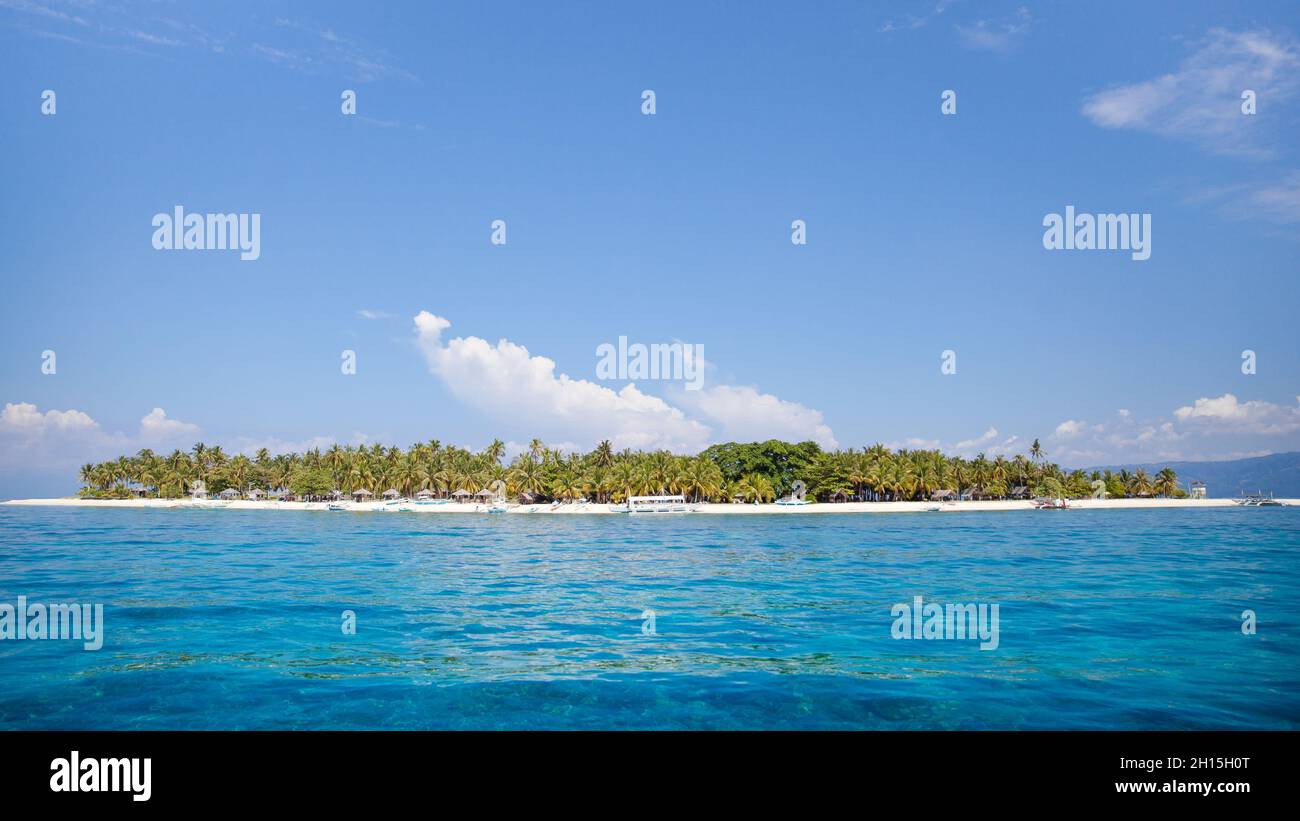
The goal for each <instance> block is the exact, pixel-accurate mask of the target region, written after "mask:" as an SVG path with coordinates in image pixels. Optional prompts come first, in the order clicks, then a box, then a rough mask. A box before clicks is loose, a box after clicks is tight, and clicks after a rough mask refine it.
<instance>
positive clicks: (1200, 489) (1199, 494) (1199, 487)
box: [1188, 479, 1206, 499]
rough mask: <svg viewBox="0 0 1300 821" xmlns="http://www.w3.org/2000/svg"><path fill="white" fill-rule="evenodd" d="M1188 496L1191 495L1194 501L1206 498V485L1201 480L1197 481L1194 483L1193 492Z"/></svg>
mask: <svg viewBox="0 0 1300 821" xmlns="http://www.w3.org/2000/svg"><path fill="white" fill-rule="evenodd" d="M1188 495H1190V496H1191V497H1192V498H1193V499H1204V498H1206V496H1205V483H1204V482H1202V481H1201V480H1200V479H1197V480H1196V481H1195V482H1192V485H1191V490H1190V491H1189V494H1188Z"/></svg>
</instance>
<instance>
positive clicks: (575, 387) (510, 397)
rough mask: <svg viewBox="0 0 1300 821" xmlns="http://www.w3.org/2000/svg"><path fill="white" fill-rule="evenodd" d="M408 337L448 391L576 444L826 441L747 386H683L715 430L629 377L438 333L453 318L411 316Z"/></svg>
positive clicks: (824, 430) (799, 411)
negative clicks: (608, 376)
mask: <svg viewBox="0 0 1300 821" xmlns="http://www.w3.org/2000/svg"><path fill="white" fill-rule="evenodd" d="M414 323H415V337H416V345H417V347H418V348H419V349H420V351H421V352H422V353H423V354H424V356H425V359H426V360H427V362H428V366H429V370H430V372H432V373H433V374H434V375H435V376H437V377H438V378H439V379H441V380H442V381H443V383H444V384H445V385H446V386H447V388H448V389H449V390H450V391H451V393H452V394H453V395H454V396H455V397H456V398H458V399H460V400H461V401H463V402H465V403H466V404H468V405H471V406H473V407H476V408H478V409H480V410H482V411H484V412H485V413H488V414H489V415H491V416H493V417H495V418H496V419H498V420H504V421H508V422H510V423H511V424H513V425H517V426H518V428H519V430H518V431H510V432H515V433H521V434H527V433H529V432H532V431H535V432H537V433H540V434H542V435H544V436H546V437H548V438H550V439H554V440H556V441H565V442H570V443H571V442H584V443H587V444H588V446H589V445H590V444H592V443H594V442H596V441H598V440H600V439H609V440H610V442H611V443H612V444H613V445H614V447H615V448H620V449H621V448H640V449H647V450H650V449H660V448H662V449H667V450H672V451H677V452H695V451H698V450H701V449H703V448H704V447H707V446H708V444H709V443H710V442H711V441H717V437H716V435H717V434H719V433H720V434H721V435H722V436H723V437H724V438H745V439H768V438H777V437H783V438H792V439H813V440H815V441H819V442H822V443H823V444H827V445H829V446H834V442H835V439H834V436H833V435H832V433H831V430H830V428H829V427H828V426H827V425H826V424H825V422H824V421H823V419H822V415H821V413H820V412H818V411H816V410H813V409H811V408H807V407H804V406H803V405H800V404H798V403H796V402H788V401H786V400H782V399H780V398H778V397H776V396H773V395H771V394H764V393H760V392H759V391H758V390H757V389H755V388H750V387H733V386H726V385H723V386H716V387H712V388H708V389H705V390H701V391H691V392H685V391H683V392H681V396H682V398H681V399H680V400H679V403H680V404H682V405H684V406H685V407H686V408H687V409H689V410H691V411H692V413H693V414H695V415H697V416H702V417H704V418H705V419H707V420H710V421H711V422H712V423H713V424H714V425H716V426H717V427H716V429H715V428H714V427H713V426H711V425H710V424H708V423H706V422H705V421H702V420H701V419H699V418H694V417H693V416H692V415H688V414H687V412H686V411H685V410H683V409H682V407H678V406H676V405H672V404H669V403H668V402H667V401H665V400H664V399H662V398H660V397H658V396H653V395H650V394H647V393H645V392H643V391H642V390H640V389H639V388H638V387H637V386H636V384H634V383H629V384H627V385H624V386H623V387H621V388H619V389H618V390H615V389H613V388H610V387H607V386H605V385H601V384H597V383H595V382H591V381H588V380H586V379H574V378H572V377H570V376H569V375H568V374H565V373H560V372H558V371H557V370H556V365H555V362H554V361H553V360H551V359H548V358H547V357H545V356H537V355H534V354H532V353H530V352H529V350H528V349H527V348H526V347H524V346H523V345H519V344H517V343H514V342H511V341H509V340H508V339H501V340H499V341H498V342H497V343H496V344H495V345H493V344H491V343H489V342H488V341H487V340H484V339H481V338H479V337H475V336H469V337H456V338H453V339H448V340H445V341H444V339H443V332H444V331H446V330H447V329H448V328H450V327H451V322H450V321H448V320H447V319H444V318H443V317H440V316H436V315H434V314H432V313H429V312H428V311H421V312H420V313H419V314H418V315H417V316H416V317H415V320H414Z"/></svg>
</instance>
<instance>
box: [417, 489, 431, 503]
mask: <svg viewBox="0 0 1300 821" xmlns="http://www.w3.org/2000/svg"><path fill="white" fill-rule="evenodd" d="M415 498H417V499H419V500H421V501H423V500H425V499H432V498H433V491H432V490H428V489H425V490H421V491H420V492H419V493H417V494H415Z"/></svg>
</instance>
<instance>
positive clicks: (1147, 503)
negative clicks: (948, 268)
mask: <svg viewBox="0 0 1300 821" xmlns="http://www.w3.org/2000/svg"><path fill="white" fill-rule="evenodd" d="M1278 501H1279V502H1282V503H1283V504H1286V505H1300V499H1279V500H1278ZM0 504H3V505H27V506H33V507H100V508H159V509H191V510H279V511H322V512H325V511H329V508H330V505H331V504H332V503H327V502H278V501H248V500H238V499H237V500H233V501H228V502H222V501H214V500H204V501H200V502H195V501H193V500H190V499H74V498H66V499H14V500H11V501H7V502H0ZM1069 504H1070V508H1071V509H1073V510H1131V509H1134V508H1190V507H1195V508H1230V507H1236V503H1235V502H1234V501H1233V500H1232V499H1072V500H1070V503H1069ZM335 506H336V507H342V508H343V511H342V512H350V513H423V514H430V513H481V514H482V513H487V512H488V509H489V508H490V507H491V506H490V505H488V504H461V503H449V504H435V505H419V504H415V503H412V502H397V503H386V502H343V503H341V504H335ZM690 507H691V512H693V513H708V514H723V515H752V514H789V515H810V514H816V513H922V512H934V511H935V510H936V508H937V512H942V513H960V512H963V511H967V512H969V511H1004V510H1033V509H1034V505H1033V503H1032V502H1029V501H1023V500H1003V501H969V502H953V503H947V504H936V503H934V502H841V503H818V504H809V505H777V504H714V503H709V502H701V503H699V504H693V505H691V506H690ZM611 508H612V506H611V505H607V504H593V503H577V504H560V505H553V504H535V505H521V504H510V505H508V506H507V509H506V511H505V512H506V513H511V514H548V515H550V514H555V515H587V514H608V513H615V512H616V511H614V510H612V509H611ZM637 515H638V516H641V515H643V514H637Z"/></svg>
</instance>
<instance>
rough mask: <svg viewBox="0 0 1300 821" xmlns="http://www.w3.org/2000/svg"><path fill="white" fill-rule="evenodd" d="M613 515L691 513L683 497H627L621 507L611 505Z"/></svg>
mask: <svg viewBox="0 0 1300 821" xmlns="http://www.w3.org/2000/svg"><path fill="white" fill-rule="evenodd" d="M609 509H610V511H612V512H614V513H636V514H639V513H691V512H693V511H692V510H691V507H690V505H688V504H686V497H685V496H629V497H627V502H625V503H623V504H621V505H611V506H610V508H609Z"/></svg>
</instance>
